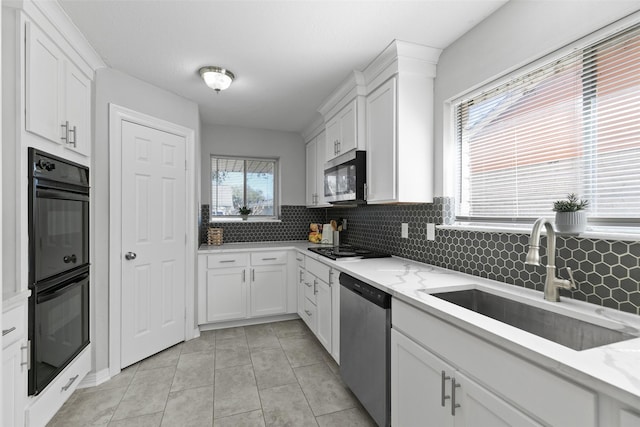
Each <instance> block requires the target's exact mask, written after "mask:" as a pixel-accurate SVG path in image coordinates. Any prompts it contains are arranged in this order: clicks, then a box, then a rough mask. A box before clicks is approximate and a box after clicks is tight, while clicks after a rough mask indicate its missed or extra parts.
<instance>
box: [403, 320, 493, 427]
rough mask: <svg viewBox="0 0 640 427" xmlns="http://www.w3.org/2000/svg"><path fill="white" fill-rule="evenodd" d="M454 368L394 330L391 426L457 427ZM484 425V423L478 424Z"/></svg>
mask: <svg viewBox="0 0 640 427" xmlns="http://www.w3.org/2000/svg"><path fill="white" fill-rule="evenodd" d="M443 371H445V373H446V375H447V376H451V374H452V373H453V368H452V367H451V366H449V365H447V364H446V363H444V362H443V361H441V360H440V359H438V358H436V357H435V356H433V355H432V354H431V353H429V352H428V351H427V350H425V349H424V348H422V347H420V346H419V345H418V344H416V343H414V342H413V341H412V340H410V339H409V338H407V337H405V336H404V335H402V334H400V333H399V332H397V331H396V330H395V329H392V330H391V425H393V426H427V425H430V426H439V427H447V426H453V425H454V424H453V423H454V417H452V416H451V411H450V409H451V408H450V404H451V399H450V398H449V399H446V400H445V401H444V407H443V405H442V402H443V394H444V396H447V395H449V394H450V391H451V387H450V386H451V384H450V383H451V379H446V380H444V383H445V384H444V386H445V387H444V389H445V393H443V378H442V372H443ZM476 425H481V424H476Z"/></svg>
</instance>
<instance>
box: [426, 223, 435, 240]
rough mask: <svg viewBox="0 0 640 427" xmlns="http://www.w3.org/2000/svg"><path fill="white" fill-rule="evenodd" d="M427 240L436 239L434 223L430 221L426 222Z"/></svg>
mask: <svg viewBox="0 0 640 427" xmlns="http://www.w3.org/2000/svg"><path fill="white" fill-rule="evenodd" d="M427 240H436V225H435V224H434V223H432V222H429V223H427Z"/></svg>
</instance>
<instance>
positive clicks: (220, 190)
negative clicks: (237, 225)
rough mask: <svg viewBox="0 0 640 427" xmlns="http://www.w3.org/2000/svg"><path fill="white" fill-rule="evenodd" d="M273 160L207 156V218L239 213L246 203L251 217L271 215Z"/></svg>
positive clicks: (274, 209)
mask: <svg viewBox="0 0 640 427" xmlns="http://www.w3.org/2000/svg"><path fill="white" fill-rule="evenodd" d="M276 170H277V160H275V159H249V158H239V157H223V156H211V218H212V220H215V217H221V216H239V215H240V214H239V212H238V209H239V208H241V207H242V206H246V207H248V208H249V209H251V211H252V212H251V215H252V216H262V217H275V216H276V215H277V204H276Z"/></svg>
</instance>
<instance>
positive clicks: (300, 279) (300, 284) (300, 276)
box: [296, 266, 307, 317]
mask: <svg viewBox="0 0 640 427" xmlns="http://www.w3.org/2000/svg"><path fill="white" fill-rule="evenodd" d="M296 272H297V275H296V280H297V282H296V288H297V290H298V315H299V316H300V317H302V313H304V300H305V297H304V290H305V288H306V287H307V286H306V285H305V284H304V268H302V267H300V266H297V270H296Z"/></svg>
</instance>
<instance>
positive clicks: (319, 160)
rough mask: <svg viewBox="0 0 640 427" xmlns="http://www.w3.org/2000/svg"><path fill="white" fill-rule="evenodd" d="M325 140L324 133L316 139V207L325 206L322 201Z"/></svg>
mask: <svg viewBox="0 0 640 427" xmlns="http://www.w3.org/2000/svg"><path fill="white" fill-rule="evenodd" d="M326 145H327V138H326V132H322V133H321V134H320V135H318V137H317V138H316V158H315V160H316V205H318V206H327V203H325V201H324V164H325V152H326Z"/></svg>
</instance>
